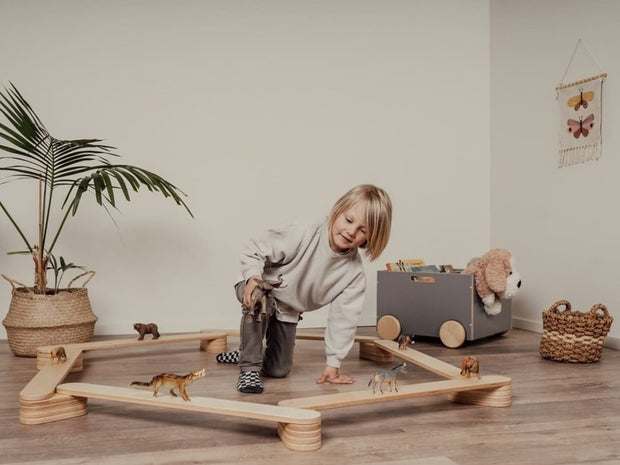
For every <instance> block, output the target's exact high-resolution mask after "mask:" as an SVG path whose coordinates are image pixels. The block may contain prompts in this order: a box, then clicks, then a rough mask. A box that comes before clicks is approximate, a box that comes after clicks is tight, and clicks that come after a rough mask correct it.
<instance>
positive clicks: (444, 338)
mask: <svg viewBox="0 0 620 465" xmlns="http://www.w3.org/2000/svg"><path fill="white" fill-rule="evenodd" d="M466 337H467V333H466V332H465V328H464V327H463V325H462V324H461V323H459V322H458V321H456V320H448V321H444V322H443V324H442V325H441V327H440V328H439V339H441V342H442V343H443V345H445V346H446V347H449V348H450V349H456V348H457V347H461V345H463V342H465V338H466Z"/></svg>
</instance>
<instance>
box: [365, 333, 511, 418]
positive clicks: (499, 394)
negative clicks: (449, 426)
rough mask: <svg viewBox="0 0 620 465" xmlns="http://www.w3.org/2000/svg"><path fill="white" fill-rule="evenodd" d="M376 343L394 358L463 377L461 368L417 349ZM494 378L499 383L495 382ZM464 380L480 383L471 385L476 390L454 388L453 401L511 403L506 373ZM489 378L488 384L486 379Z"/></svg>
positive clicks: (380, 340) (489, 405) (377, 341)
mask: <svg viewBox="0 0 620 465" xmlns="http://www.w3.org/2000/svg"><path fill="white" fill-rule="evenodd" d="M375 344H376V345H377V346H378V347H380V348H381V349H382V350H385V351H387V352H390V353H392V354H394V355H396V356H397V357H399V358H401V359H403V360H406V361H408V362H411V363H413V364H415V365H417V366H419V367H421V368H424V369H425V370H428V371H430V372H432V373H435V374H437V375H439V376H443V377H444V378H448V379H453V380H462V379H464V377H463V376H462V375H461V369H460V368H458V367H455V366H453V365H450V364H449V363H446V362H442V361H441V360H438V359H436V358H434V357H431V356H430V355H426V354H423V353H422V352H419V351H417V350H414V349H411V348H410V347H407V348H406V349H405V350H400V349H399V348H398V343H396V342H394V341H386V340H384V339H378V340H376V341H375ZM496 380H497V382H498V384H497V385H496V384H495V383H496ZM465 381H467V382H470V381H471V382H480V381H483V383H482V384H472V385H473V386H476V388H475V389H455V390H454V391H453V392H451V393H449V394H448V398H449V399H450V400H451V401H453V402H459V403H462V404H472V405H484V406H486V407H509V406H510V405H511V404H512V389H511V383H512V381H511V379H510V378H508V377H506V376H493V377H492V378H491V377H490V376H482V379H481V380H478V379H476V380H474V379H471V378H470V379H466V380H465ZM486 381H489V385H485V382H486Z"/></svg>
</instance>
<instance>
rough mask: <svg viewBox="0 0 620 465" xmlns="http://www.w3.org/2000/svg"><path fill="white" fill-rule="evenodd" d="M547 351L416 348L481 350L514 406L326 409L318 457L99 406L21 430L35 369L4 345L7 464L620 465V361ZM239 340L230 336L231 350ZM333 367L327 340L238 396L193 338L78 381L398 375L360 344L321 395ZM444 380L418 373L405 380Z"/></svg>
mask: <svg viewBox="0 0 620 465" xmlns="http://www.w3.org/2000/svg"><path fill="white" fill-rule="evenodd" d="M360 334H374V328H362V329H360ZM130 337H131V336H130ZM147 337H149V336H147ZM539 341H540V335H539V334H536V333H531V332H527V331H523V330H512V331H510V332H508V333H507V334H506V335H504V336H501V337H497V338H492V339H489V340H485V341H478V342H475V343H469V344H467V345H465V346H464V347H462V348H460V349H447V348H445V347H443V346H442V345H441V344H440V343H439V342H438V341H435V340H425V341H418V342H417V343H416V345H415V348H416V349H417V350H420V351H422V352H425V353H427V354H428V355H431V356H434V357H437V358H439V359H441V360H443V361H445V362H448V363H451V364H453V365H459V364H460V360H461V358H462V357H463V356H465V355H470V354H476V355H478V357H479V359H480V364H481V372H482V374H483V375H484V374H498V375H505V376H509V377H511V378H512V392H513V398H512V400H513V404H512V406H511V407H508V408H493V407H478V406H470V405H460V404H455V403H452V402H450V401H449V400H448V399H447V397H446V396H435V397H426V398H420V399H408V400H404V401H398V402H393V403H385V404H374V405H365V406H357V407H349V408H346V409H338V410H327V411H323V412H322V417H323V422H322V431H323V446H322V448H321V449H320V450H318V451H316V452H292V451H290V450H288V449H286V448H285V447H284V446H283V445H282V442H281V441H280V439H279V438H278V436H277V432H276V425H275V424H274V423H270V422H263V421H258V420H249V419H248V420H246V419H239V418H232V417H223V416H218V415H209V414H200V413H194V412H180V411H172V410H165V409H153V408H150V407H146V406H140V405H130V404H121V403H115V402H110V401H99V400H96V399H92V400H89V406H88V410H89V414H88V415H86V416H83V417H79V418H74V419H71V420H64V421H59V422H55V423H49V424H43V425H35V426H26V425H22V424H20V423H19V420H18V418H19V406H18V395H19V391H20V390H21V389H22V388H23V387H24V386H25V385H26V384H27V383H28V381H29V380H30V379H31V378H32V377H33V375H34V374H35V372H36V369H35V365H36V364H35V360H34V359H29V358H20V357H15V356H13V355H12V354H11V352H10V350H9V348H8V345H7V343H6V341H0V463H3V464H7V463H22V464H30V465H33V464H45V465H51V464H58V465H68V464H91V463H92V464H104V465H105V464H115V465H138V464H155V465H162V464H190V463H192V464H203V463H204V464H241V463H251V464H252V465H263V464H264V465H267V464H269V465H273V464H290V465H293V464H294V465H305V464H308V465H310V464H312V465H316V464H324V463H325V464H328V463H334V464H338V465H341V464H356V465H363V464H373V465H388V464H389V465H402V464H405V463H407V464H413V465H455V464H456V465H497V464H525V463H527V464H536V465H546V464H588V465H603V464H604V465H611V464H620V370H619V368H620V352H618V351H614V350H611V349H605V351H604V353H603V357H602V359H601V361H600V362H598V363H594V364H564V363H557V362H552V361H548V360H544V359H542V358H541V357H540V356H539V355H538V343H539ZM236 343H237V340H236V339H235V338H229V347H231V348H234V347H235V345H236ZM323 360H324V358H323V343H322V342H321V341H309V340H300V341H298V342H297V347H296V359H295V366H294V369H293V372H292V373H291V375H290V376H289V377H288V378H285V379H279V380H274V379H266V380H265V392H264V393H263V394H261V395H248V394H246V395H243V394H240V393H238V392H237V391H236V390H235V383H236V379H237V373H238V369H237V367H236V366H233V365H219V366H218V364H217V363H216V362H215V357H214V355H211V354H207V353H205V352H200V351H199V350H198V343H195V342H192V343H181V344H175V345H161V346H153V347H149V348H146V347H138V348H129V349H120V350H105V351H97V352H89V353H86V354H85V358H84V371H82V372H80V373H73V374H70V375H69V376H68V377H67V379H66V381H67V382H88V383H96V384H109V385H115V386H127V385H128V384H129V383H130V382H131V381H134V380H145V381H148V380H150V378H151V376H152V375H154V374H156V373H161V372H173V373H178V374H185V373H187V372H189V371H191V370H194V369H197V368H202V367H205V368H206V369H207V372H208V376H207V377H206V378H203V379H200V380H198V381H196V382H195V383H194V384H192V385H191V386H190V387H189V388H188V394H189V396H190V397H191V396H192V395H198V396H207V397H220V398H224V399H233V400H245V401H252V402H264V403H270V404H276V403H277V402H278V401H279V400H281V399H287V398H292V397H305V396H312V395H318V394H321V393H334V392H342V391H346V390H358V389H365V388H366V386H367V383H368V380H369V378H370V374H371V373H372V371H373V370H375V369H377V368H378V367H382V368H385V367H387V368H389V367H390V366H389V365H391V364H389V363H388V364H377V363H373V362H369V361H367V360H360V359H359V358H358V355H357V347H354V349H353V350H352V352H351V354H350V355H349V357H348V358H347V360H346V361H345V363H344V365H343V372H344V373H346V374H349V375H352V376H354V377H355V378H356V379H357V382H356V383H355V384H354V385H352V386H332V385H317V384H315V379H316V378H317V377H318V376H319V375H320V373H321V370H322V366H323ZM436 379H438V378H437V377H436V376H435V375H433V374H431V373H429V372H426V371H423V370H421V369H419V368H417V367H413V368H411V369H410V370H409V371H408V373H406V374H403V375H401V376H400V377H399V383H401V384H403V385H404V384H410V383H417V382H424V381H433V380H436Z"/></svg>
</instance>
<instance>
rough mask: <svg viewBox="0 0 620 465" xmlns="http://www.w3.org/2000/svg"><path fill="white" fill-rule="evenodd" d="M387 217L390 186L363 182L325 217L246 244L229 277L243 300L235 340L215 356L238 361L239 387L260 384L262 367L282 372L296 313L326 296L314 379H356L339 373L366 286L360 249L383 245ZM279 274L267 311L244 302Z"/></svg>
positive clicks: (377, 250) (370, 252) (374, 252)
mask: <svg viewBox="0 0 620 465" xmlns="http://www.w3.org/2000/svg"><path fill="white" fill-rule="evenodd" d="M391 223H392V203H391V201H390V198H389V196H388V194H387V193H386V192H385V191H384V190H383V189H380V188H378V187H376V186H373V185H369V184H363V185H359V186H357V187H354V188H353V189H351V190H350V191H349V192H347V193H346V194H344V195H343V196H342V197H341V198H340V199H339V200H338V201H337V202H336V203H335V204H334V206H333V208H332V210H331V212H330V214H329V216H328V217H327V219H325V220H323V221H319V222H314V223H310V224H293V225H290V226H287V227H284V228H278V229H271V230H269V231H267V232H265V233H264V234H262V235H261V236H259V237H256V238H253V239H251V240H250V241H249V242H248V243H247V244H246V245H245V247H244V249H243V251H242V253H241V275H242V277H243V280H242V281H240V282H238V283H237V284H236V285H235V291H236V295H237V299H238V300H239V301H240V302H241V303H242V317H241V329H240V340H241V342H240V346H239V349H238V350H236V351H233V352H223V353H220V354H218V355H217V357H216V359H217V361H218V362H220V363H239V364H240V371H241V372H240V374H239V380H238V382H237V389H238V390H239V391H240V392H244V393H260V392H263V383H262V381H261V379H260V373H261V372H262V374H263V375H265V376H268V377H273V378H282V377H285V376H287V375H288V373H289V372H290V370H291V366H292V363H293V349H294V346H295V333H296V330H297V323H298V322H299V320H300V319H301V314H302V313H303V312H308V311H312V310H316V309H318V308H321V307H323V306H325V305H328V304H329V315H328V320H327V327H326V329H325V354H326V358H327V360H326V364H325V368H324V370H323V373H322V375H321V376H320V377H319V378H318V380H317V383H324V382H325V381H327V382H329V383H336V384H349V383H352V382H354V380H353V379H352V378H350V377H349V376H346V375H344V374H342V373H340V364H341V362H342V360H343V359H344V358H345V356H346V355H347V354H348V352H349V350H350V349H351V347H352V346H353V342H354V338H355V332H356V328H357V322H358V318H359V315H360V313H361V311H362V304H363V302H364V293H365V290H366V276H365V274H364V268H363V265H362V259H361V256H360V254H359V252H358V249H362V250H363V251H364V253H365V254H366V255H367V256H368V258H369V259H370V260H374V259H376V258H377V257H378V256H379V255H381V252H383V250H384V249H385V247H386V245H387V242H388V239H389V237H390V229H391ZM279 277H281V279H282V284H281V286H280V287H278V288H276V289H274V290H273V291H272V294H271V296H272V297H273V298H272V299H270V302H272V305H271V308H268V309H267V316H266V317H264V316H263V318H257V317H258V315H259V314H260V311H256V312H250V310H249V306H250V297H251V295H252V291H253V290H254V289H255V288H256V286H257V282H256V279H261V278H262V279H265V280H277V279H278V278H279ZM259 320H260V321H259ZM263 340H265V348H264V350H263Z"/></svg>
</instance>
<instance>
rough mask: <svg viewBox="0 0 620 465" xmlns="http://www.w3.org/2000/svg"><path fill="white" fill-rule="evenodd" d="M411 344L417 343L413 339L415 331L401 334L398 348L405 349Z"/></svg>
mask: <svg viewBox="0 0 620 465" xmlns="http://www.w3.org/2000/svg"><path fill="white" fill-rule="evenodd" d="M409 344H415V342H414V340H413V333H409V334H401V335H400V336H399V337H398V350H405V349H407V346H408V345H409Z"/></svg>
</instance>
